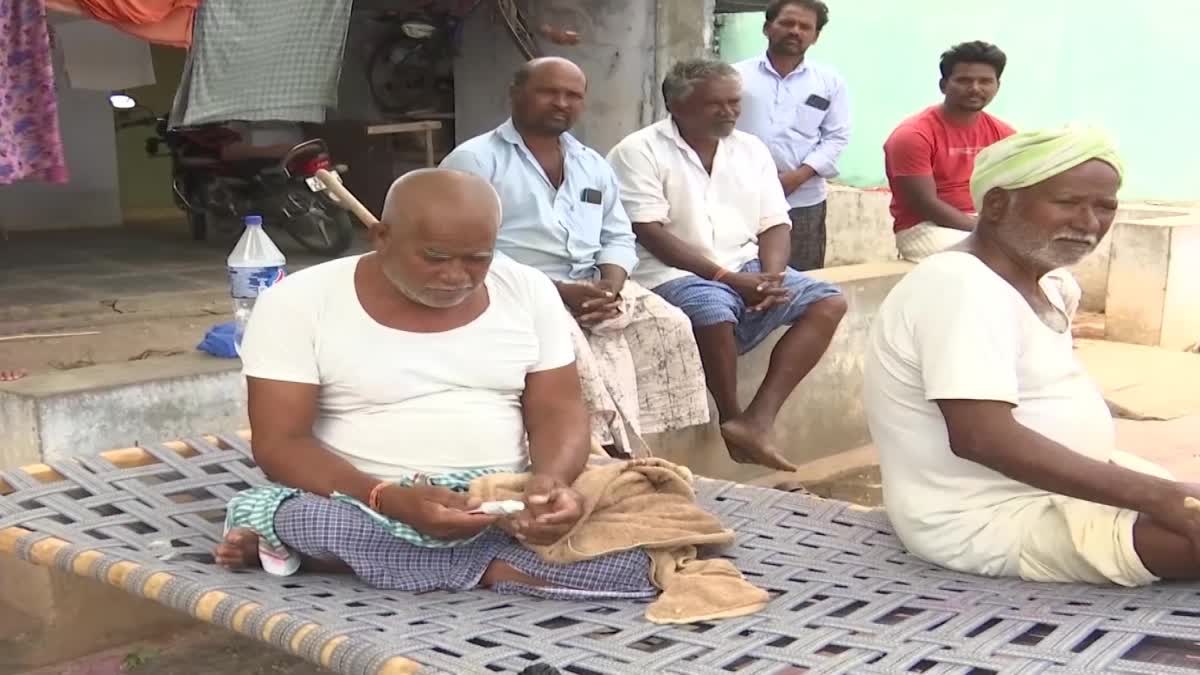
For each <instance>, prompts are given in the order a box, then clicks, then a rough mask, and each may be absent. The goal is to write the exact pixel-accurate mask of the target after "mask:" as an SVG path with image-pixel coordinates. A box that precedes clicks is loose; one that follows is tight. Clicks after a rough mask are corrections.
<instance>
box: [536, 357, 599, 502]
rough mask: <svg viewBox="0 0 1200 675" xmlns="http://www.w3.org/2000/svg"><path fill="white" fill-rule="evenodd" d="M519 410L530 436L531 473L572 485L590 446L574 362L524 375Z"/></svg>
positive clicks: (580, 471)
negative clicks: (523, 387)
mask: <svg viewBox="0 0 1200 675" xmlns="http://www.w3.org/2000/svg"><path fill="white" fill-rule="evenodd" d="M521 411H522V415H524V418H525V431H526V433H527V434H528V435H529V460H530V463H531V464H532V466H531V471H530V473H532V474H534V475H535V476H539V475H540V476H549V477H551V478H554V479H556V480H558V481H561V483H562V484H563V485H571V484H573V483H574V482H575V479H576V478H578V477H579V474H580V473H582V472H583V468H584V466H586V465H587V458H588V454H589V453H590V452H591V449H592V445H591V429H590V427H589V426H588V415H587V408H586V407H585V405H584V402H583V392H582V390H581V389H580V386H579V371H578V370H576V369H575V364H574V363H571V364H570V365H566V366H563V367H562V368H553V369H551V370H543V371H539V372H536V373H529V374H528V375H526V376H525V392H524V394H522V395H521Z"/></svg>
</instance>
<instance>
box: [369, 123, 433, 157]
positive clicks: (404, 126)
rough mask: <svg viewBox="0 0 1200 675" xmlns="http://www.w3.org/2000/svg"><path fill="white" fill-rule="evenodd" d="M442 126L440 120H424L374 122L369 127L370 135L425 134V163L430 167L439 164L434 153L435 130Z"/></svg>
mask: <svg viewBox="0 0 1200 675" xmlns="http://www.w3.org/2000/svg"><path fill="white" fill-rule="evenodd" d="M441 128H442V123H441V122H439V121H438V120H422V121H420V122H396V123H393V124H372V125H369V126H368V127H367V135H368V136H390V135H392V134H424V137H425V138H424V142H425V165H426V166H428V167H429V168H433V167H435V166H437V164H436V162H435V161H434V153H433V132H435V131H437V130H439V129H441Z"/></svg>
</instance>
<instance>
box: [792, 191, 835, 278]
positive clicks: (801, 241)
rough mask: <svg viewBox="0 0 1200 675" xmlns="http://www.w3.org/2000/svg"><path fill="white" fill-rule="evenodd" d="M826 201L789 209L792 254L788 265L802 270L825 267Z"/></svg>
mask: <svg viewBox="0 0 1200 675" xmlns="http://www.w3.org/2000/svg"><path fill="white" fill-rule="evenodd" d="M825 212H826V202H821V203H820V204H813V205H812V206H797V207H796V208H794V209H792V210H790V211H788V217H789V218H790V219H791V221H792V231H791V233H790V235H789V236H790V237H791V240H792V254H791V257H790V258H788V267H791V268H792V269H794V270H798V271H800V272H806V271H808V270H819V269H821V268H822V267H825V239H826V236H825Z"/></svg>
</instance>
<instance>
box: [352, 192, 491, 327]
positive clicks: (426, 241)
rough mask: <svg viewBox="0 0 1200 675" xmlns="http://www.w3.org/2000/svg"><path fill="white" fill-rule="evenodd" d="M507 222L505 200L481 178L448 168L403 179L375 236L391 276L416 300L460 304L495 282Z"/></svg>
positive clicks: (444, 305) (430, 304)
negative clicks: (491, 278) (490, 278)
mask: <svg viewBox="0 0 1200 675" xmlns="http://www.w3.org/2000/svg"><path fill="white" fill-rule="evenodd" d="M500 216H501V212H500V196H499V195H498V194H496V189H495V188H493V187H492V185H491V184H490V183H488V182H487V181H485V180H484V179H482V178H480V177H478V176H475V175H472V174H468V173H462V172H459V171H449V170H446V169H420V170H418V171H413V172H411V173H407V174H405V175H404V176H401V177H400V178H398V179H397V180H396V182H394V183H392V187H391V188H390V189H389V190H388V194H387V199H386V200H385V201H384V204H383V215H382V218H380V222H379V228H378V230H377V231H376V233H375V251H376V254H377V255H378V256H379V262H380V265H381V267H382V269H383V272H384V275H385V276H386V277H387V278H388V280H389V281H391V282H392V285H393V286H395V287H396V288H397V289H398V290H400V291H401V292H402V293H403V294H404V295H405V296H407V297H408V298H409V299H410V300H413V301H414V302H418V303H420V304H422V305H425V306H427V307H433V308H447V307H453V306H455V305H458V304H459V303H461V302H462V301H463V300H465V299H466V298H467V297H468V296H470V294H471V293H472V292H474V291H475V290H477V289H478V288H479V287H480V286H481V285H482V284H483V280H484V278H485V277H486V276H487V270H488V267H489V265H490V264H491V262H492V254H493V252H494V250H495V247H496V233H497V231H498V230H499V228H500Z"/></svg>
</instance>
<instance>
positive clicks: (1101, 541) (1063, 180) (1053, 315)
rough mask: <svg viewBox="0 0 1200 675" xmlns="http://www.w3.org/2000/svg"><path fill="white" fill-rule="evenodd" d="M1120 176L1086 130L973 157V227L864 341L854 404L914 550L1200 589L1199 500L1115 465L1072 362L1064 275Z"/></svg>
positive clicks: (1107, 147) (1110, 439)
mask: <svg viewBox="0 0 1200 675" xmlns="http://www.w3.org/2000/svg"><path fill="white" fill-rule="evenodd" d="M1123 175H1124V166H1123V164H1122V163H1121V160H1120V158H1119V157H1118V155H1117V151H1116V149H1115V148H1114V146H1113V145H1112V142H1111V141H1110V140H1109V139H1108V137H1107V136H1106V135H1104V134H1103V133H1101V132H1099V131H1097V130H1095V129H1089V128H1067V129H1059V130H1053V131H1040V132H1032V133H1021V134H1017V135H1014V136H1011V137H1009V138H1007V139H1005V140H1002V141H1000V142H998V143H996V144H994V145H992V146H989V147H988V148H986V149H985V150H983V151H982V152H981V153H980V154H979V156H978V158H977V159H976V162H975V172H974V174H973V178H972V180H971V192H972V196H973V198H974V201H975V205H976V207H977V208H978V212H979V221H978V225H977V227H976V229H975V231H974V233H972V234H971V236H969V237H968V238H967V239H966V240H965V241H964V242H963V243H962V244H960V245H958V246H957V247H955V248H954V249H951V250H949V251H945V252H942V253H938V254H935V255H933V256H930V257H929V258H927V259H925V260H924V261H923V262H922V263H921V264H919V265H918V266H917V267H916V268H915V269H914V270H913V271H912V272H911V273H910V274H909V275H908V276H907V277H905V278H904V279H903V280H902V281H901V282H900V283H899V284H898V285H897V286H896V287H895V289H893V291H892V292H891V294H890V295H889V296H888V297H887V299H886V300H885V301H884V303H883V305H882V307H881V309H880V312H879V316H878V317H877V318H876V320H875V323H874V325H873V326H872V331H871V337H870V343H869V345H868V349H867V355H866V379H865V383H864V397H865V405H866V412H867V420H868V423H869V425H870V429H871V436H872V437H873V439H874V441H875V444H876V445H877V446H878V448H879V454H880V464H881V468H882V471H883V495H884V500H885V503H886V506H887V511H888V515H889V517H890V518H891V520H892V523H893V524H894V525H895V528H896V532H897V534H899V536H900V538H901V540H902V541H903V542H904V544H905V545H906V546H907V547H908V549H909V550H910V551H911V552H912V553H914V554H916V555H918V556H920V557H922V558H925V559H926V560H929V561H931V562H934V563H937V564H940V565H944V566H946V567H949V568H952V569H955V570H959V571H964V572H970V573H975V574H982V575H988V576H1017V577H1022V578H1025V579H1029V580H1037V581H1059V582H1086V583H1096V584H1119V585H1123V586H1139V585H1144V584H1149V583H1152V582H1154V581H1156V580H1158V579H1196V578H1200V554H1198V552H1200V512H1197V511H1193V510H1191V509H1189V508H1187V506H1185V501H1186V500H1187V498H1188V497H1196V498H1200V488H1197V487H1195V486H1192V485H1190V484H1185V483H1180V482H1176V481H1173V480H1172V479H1171V478H1170V476H1169V475H1168V474H1167V473H1166V472H1165V471H1163V470H1162V469H1160V468H1158V467H1156V466H1153V465H1151V464H1149V463H1148V462H1145V461H1143V460H1139V459H1138V458H1136V457H1133V456H1131V455H1127V454H1123V453H1121V452H1120V451H1119V450H1118V449H1117V447H1116V438H1115V435H1114V426H1113V420H1112V416H1111V414H1110V413H1109V410H1108V406H1107V405H1106V404H1105V401H1104V398H1103V396H1102V395H1101V393H1100V392H1099V391H1098V390H1097V389H1096V386H1095V385H1094V384H1093V383H1092V381H1091V380H1090V379H1089V377H1088V375H1087V373H1086V372H1085V371H1084V369H1083V367H1082V366H1081V365H1080V363H1079V361H1078V360H1077V359H1076V358H1075V355H1074V352H1073V349H1072V340H1071V319H1072V315H1073V313H1074V309H1075V307H1076V305H1077V303H1078V299H1079V286H1078V284H1076V283H1075V281H1074V279H1073V278H1072V277H1071V275H1070V273H1069V272H1067V271H1066V270H1065V269H1064V268H1066V267H1069V266H1071V265H1074V264H1075V263H1078V262H1079V261H1080V260H1082V259H1083V258H1084V257H1085V256H1086V255H1087V254H1089V253H1090V252H1091V251H1092V250H1093V249H1095V248H1096V245H1097V244H1098V243H1099V242H1100V240H1101V239H1102V238H1103V237H1104V235H1105V234H1106V233H1107V232H1108V229H1109V227H1111V226H1112V223H1113V219H1114V218H1115V217H1116V213H1117V191H1118V189H1119V188H1120V187H1121V180H1122V177H1123Z"/></svg>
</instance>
